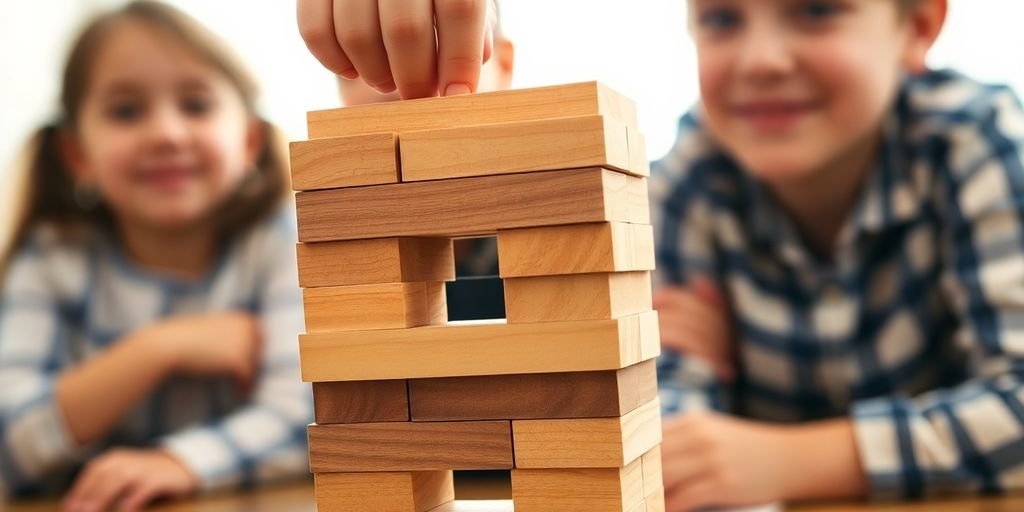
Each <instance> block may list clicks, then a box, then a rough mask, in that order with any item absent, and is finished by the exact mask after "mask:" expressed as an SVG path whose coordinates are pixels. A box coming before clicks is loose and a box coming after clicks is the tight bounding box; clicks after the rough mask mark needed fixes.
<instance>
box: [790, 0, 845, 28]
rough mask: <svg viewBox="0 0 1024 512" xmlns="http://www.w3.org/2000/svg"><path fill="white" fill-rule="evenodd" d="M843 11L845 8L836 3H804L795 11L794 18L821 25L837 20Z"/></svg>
mask: <svg viewBox="0 0 1024 512" xmlns="http://www.w3.org/2000/svg"><path fill="white" fill-rule="evenodd" d="M842 11H843V6H842V5H840V3H839V2H836V1H831V2H830V1H824V0H823V1H812V2H803V3H801V4H799V5H798V6H797V7H796V8H795V9H794V16H796V18H797V19H798V20H799V21H801V22H806V23H821V22H825V21H829V20H831V19H833V18H835V17H836V16H837V15H838V14H840V13H841V12H842Z"/></svg>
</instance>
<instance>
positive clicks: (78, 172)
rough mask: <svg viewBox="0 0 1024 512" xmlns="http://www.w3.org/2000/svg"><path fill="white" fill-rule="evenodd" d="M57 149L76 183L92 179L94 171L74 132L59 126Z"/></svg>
mask: <svg viewBox="0 0 1024 512" xmlns="http://www.w3.org/2000/svg"><path fill="white" fill-rule="evenodd" d="M56 136H57V151H58V152H59V153H60V159H61V161H62V162H63V163H64V167H66V168H67V169H68V171H71V176H70V177H71V179H72V181H74V182H76V183H82V182H88V181H92V179H93V178H92V173H91V172H90V171H89V166H88V165H87V163H86V159H85V155H84V153H83V151H82V145H81V143H80V142H79V140H78V137H76V136H75V135H74V134H72V133H70V132H69V131H68V130H66V129H63V128H57V135H56Z"/></svg>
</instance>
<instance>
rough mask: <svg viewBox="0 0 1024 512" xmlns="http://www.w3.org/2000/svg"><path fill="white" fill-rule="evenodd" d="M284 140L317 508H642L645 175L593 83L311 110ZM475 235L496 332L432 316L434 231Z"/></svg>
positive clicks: (650, 326) (649, 357)
mask: <svg viewBox="0 0 1024 512" xmlns="http://www.w3.org/2000/svg"><path fill="white" fill-rule="evenodd" d="M308 122H309V137H310V140H308V141H302V142H295V143H293V144H292V147H291V157H292V176H293V184H294V187H295V189H296V190H297V191H298V194H297V196H296V209H297V213H298V224H299V240H300V243H299V245H298V248H297V251H298V264H299V265H298V266H299V281H300V284H301V285H302V287H303V289H304V290H303V292H304V301H305V308H306V309H305V310H306V334H303V335H301V336H300V340H299V350H300V356H301V361H302V375H303V379H304V380H306V381H308V382H312V383H313V395H314V403H315V410H316V423H315V424H313V425H311V426H310V427H309V455H310V467H311V470H312V472H313V473H314V474H315V481H316V484H315V487H316V499H317V503H318V507H319V510H320V511H321V512H335V511H346V512H348V511H368V512H369V511H372V512H382V511H383V512H391V511H393V512H425V511H428V510H429V511H438V512H440V511H446V510H465V508H463V507H465V506H466V505H467V504H465V503H461V504H460V503H458V502H454V501H453V500H454V484H453V478H452V471H453V470H477V469H506V470H511V473H512V495H513V500H512V503H504V506H505V508H506V509H508V510H511V508H512V506H513V505H514V508H515V510H516V511H517V512H532V511H557V512H572V511H581V512H582V511H586V512H602V511H615V512H654V511H661V510H664V498H663V489H662V482H661V455H660V443H661V420H660V415H659V403H658V399H657V384H656V379H655V367H654V361H653V359H654V357H655V356H657V355H658V352H659V336H658V322H657V316H656V313H655V312H654V311H652V308H651V280H650V271H651V270H652V269H653V268H654V242H653V236H652V229H651V226H650V215H649V210H648V203H647V185H646V180H645V177H646V176H647V175H648V174H649V167H648V165H647V160H646V156H645V151H644V147H643V137H642V136H641V135H640V134H639V132H638V131H637V124H636V111H635V107H634V105H633V104H632V102H631V101H629V100H628V99H626V98H624V97H622V96H620V95H618V94H617V93H615V92H613V91H611V90H610V89H608V88H606V87H604V86H602V85H600V84H598V83H582V84H574V85H564V86H555V87H544V88H537V89H529V90H516V91H504V92H496V93H486V94H475V95H467V96H456V97H449V98H430V99H422V100H413V101H405V102H398V103H383V104H376V105H367V106H359V107H350V108H344V109H337V110H330V111H321V112H311V113H310V114H309V117H308ZM475 236H496V237H497V242H498V252H499V257H498V260H499V266H500V275H501V277H502V279H503V280H504V289H505V304H506V319H505V320H504V321H495V322H483V323H479V322H477V323H451V324H449V323H448V321H447V312H446V304H445V292H444V282H445V281H451V280H453V279H455V270H454V255H453V250H452V247H453V245H452V239H453V238H460V237H475Z"/></svg>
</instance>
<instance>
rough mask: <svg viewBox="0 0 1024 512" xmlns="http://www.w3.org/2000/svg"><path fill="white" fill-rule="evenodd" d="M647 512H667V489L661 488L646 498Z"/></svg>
mask: <svg viewBox="0 0 1024 512" xmlns="http://www.w3.org/2000/svg"><path fill="white" fill-rule="evenodd" d="M644 503H646V508H645V509H644V510H645V512H665V488H664V487H659V488H657V489H655V490H654V492H653V493H651V494H650V495H648V496H647V497H646V498H644Z"/></svg>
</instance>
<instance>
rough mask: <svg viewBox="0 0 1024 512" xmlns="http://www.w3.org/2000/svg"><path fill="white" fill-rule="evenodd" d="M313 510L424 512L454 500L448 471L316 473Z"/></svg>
mask: <svg viewBox="0 0 1024 512" xmlns="http://www.w3.org/2000/svg"><path fill="white" fill-rule="evenodd" d="M313 487H314V490H315V493H316V501H317V509H318V510H322V511H343V510H346V511H347V510H351V511H355V510H367V511H369V510H372V511H375V512H378V511H379V512H426V511H428V510H433V509H435V508H437V507H438V506H440V505H442V504H444V503H448V502H451V501H452V500H454V499H455V486H454V480H453V475H452V472H451V471H417V472H381V473H319V474H316V475H314V484H313Z"/></svg>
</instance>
